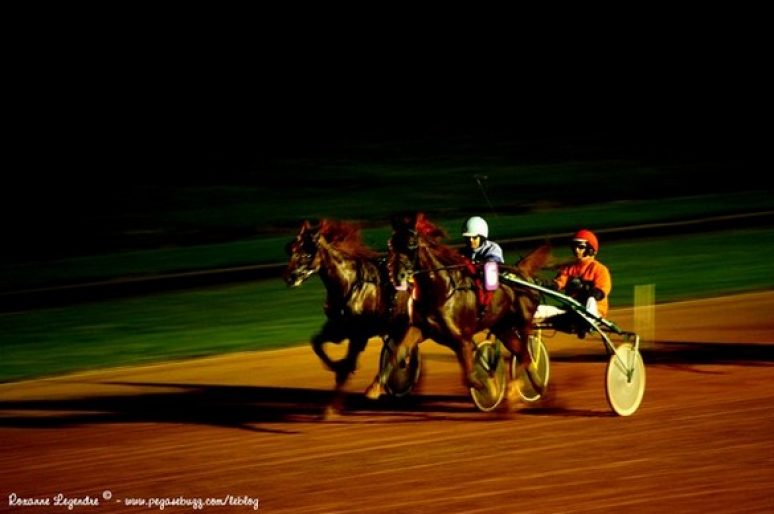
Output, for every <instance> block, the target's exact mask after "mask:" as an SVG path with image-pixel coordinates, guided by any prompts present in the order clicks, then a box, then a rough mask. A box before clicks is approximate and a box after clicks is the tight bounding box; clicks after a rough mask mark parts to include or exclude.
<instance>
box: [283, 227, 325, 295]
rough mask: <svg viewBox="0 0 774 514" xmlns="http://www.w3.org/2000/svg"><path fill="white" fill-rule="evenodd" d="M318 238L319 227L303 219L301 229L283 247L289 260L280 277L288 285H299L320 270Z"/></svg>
mask: <svg viewBox="0 0 774 514" xmlns="http://www.w3.org/2000/svg"><path fill="white" fill-rule="evenodd" d="M319 240H320V227H319V226H317V227H313V226H312V225H311V223H309V222H308V221H306V220H304V223H303V224H302V225H301V231H300V232H299V233H298V235H297V236H296V238H295V239H294V240H293V241H291V242H290V243H288V244H287V246H286V248H285V249H286V251H287V252H288V254H290V261H289V262H288V266H287V268H285V272H284V273H283V274H282V278H283V279H284V280H285V283H286V284H287V285H288V286H289V287H298V286H300V285H301V284H303V283H304V281H306V279H308V278H309V277H311V276H312V275H314V274H315V273H317V272H318V271H320V266H321V261H320V255H319V252H318V250H319V248H320V246H319Z"/></svg>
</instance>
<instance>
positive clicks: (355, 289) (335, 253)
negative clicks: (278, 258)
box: [283, 220, 408, 390]
mask: <svg viewBox="0 0 774 514" xmlns="http://www.w3.org/2000/svg"><path fill="white" fill-rule="evenodd" d="M287 250H288V252H289V253H290V261H289V262H288V266H287V268H286V269H285V272H284V274H283V278H284V279H285V282H286V283H287V284H288V286H290V287H298V286H300V285H301V284H302V283H303V282H304V281H305V280H306V279H308V278H309V277H311V276H312V275H314V274H319V275H320V278H321V279H322V281H323V284H324V285H325V288H326V290H327V298H326V300H325V307H324V310H325V315H326V317H327V318H328V319H327V321H326V323H325V325H323V327H322V330H321V331H320V333H318V334H317V335H315V336H314V337H313V338H312V348H313V349H314V352H315V353H316V354H317V356H318V357H319V358H320V360H322V362H323V363H324V364H325V366H326V367H327V368H328V369H330V370H331V371H333V372H334V373H335V374H336V389H337V390H340V389H341V388H342V387H343V385H344V384H345V383H346V381H347V379H348V378H349V376H350V375H351V374H352V373H354V371H355V369H356V367H357V359H358V356H359V355H360V353H361V352H362V351H363V350H364V349H365V347H366V344H367V343H368V339H369V338H371V337H374V336H381V337H382V338H383V339H384V338H393V339H395V340H398V341H400V340H401V339H402V337H403V334H404V332H405V330H406V328H407V326H408V315H407V311H406V304H407V301H408V293H398V294H396V291H395V288H394V287H393V286H392V284H391V283H390V281H389V278H388V276H387V270H386V266H385V265H384V263H382V264H381V265H380V264H379V262H378V260H377V257H378V255H377V254H376V252H374V251H373V250H371V249H369V248H368V247H366V246H365V245H364V244H363V242H362V241H361V239H360V232H359V230H358V228H357V227H356V226H355V225H353V224H351V223H347V222H342V221H331V220H322V221H321V222H320V224H319V225H318V226H312V225H311V224H310V223H309V222H308V221H304V223H303V225H302V226H301V231H300V232H299V233H298V235H297V236H296V238H295V239H294V240H293V241H291V242H290V243H289V244H288V248H287ZM345 339H348V340H349V346H348V347H347V354H346V356H345V357H344V358H342V359H341V360H338V361H334V360H332V359H331V358H330V356H329V355H328V354H327V353H326V352H325V349H324V344H325V343H326V342H331V343H336V344H339V343H341V342H342V341H344V340H345Z"/></svg>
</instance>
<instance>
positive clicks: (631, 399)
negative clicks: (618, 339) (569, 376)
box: [605, 343, 645, 416]
mask: <svg viewBox="0 0 774 514" xmlns="http://www.w3.org/2000/svg"><path fill="white" fill-rule="evenodd" d="M615 352H616V354H615V355H611V356H610V361H609V362H608V363H607V373H606V375H607V378H606V380H605V394H606V396H607V403H608V404H610V408H611V409H613V411H614V412H615V413H616V414H618V415H619V416H631V415H632V414H634V413H635V412H636V411H637V409H638V408H639V406H640V403H641V402H642V396H643V395H644V394H645V364H644V363H643V361H642V356H641V355H640V352H639V351H638V350H635V349H634V346H633V345H632V344H631V343H623V344H621V345H620V346H619V347H618V348H617V349H616V351H615ZM616 355H617V356H618V357H616Z"/></svg>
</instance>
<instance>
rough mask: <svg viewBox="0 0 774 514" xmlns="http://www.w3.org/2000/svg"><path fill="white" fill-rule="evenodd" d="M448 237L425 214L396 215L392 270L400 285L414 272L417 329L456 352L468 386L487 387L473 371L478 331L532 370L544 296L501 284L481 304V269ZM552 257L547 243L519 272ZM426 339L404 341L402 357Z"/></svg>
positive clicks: (530, 272)
mask: <svg viewBox="0 0 774 514" xmlns="http://www.w3.org/2000/svg"><path fill="white" fill-rule="evenodd" d="M445 237H446V234H445V232H444V231H443V230H442V229H440V228H438V227H436V226H435V225H433V224H432V223H431V222H430V221H428V220H427V218H426V217H425V216H424V214H422V213H419V214H416V215H408V216H402V217H399V218H395V219H393V234H392V237H391V238H390V241H389V247H390V250H389V255H388V268H389V271H390V278H391V280H392V281H393V282H394V283H396V284H398V283H401V282H403V281H404V280H406V279H407V277H409V276H413V287H414V291H413V298H414V300H413V302H412V308H411V319H410V323H411V326H412V329H413V328H416V329H419V330H420V331H421V332H422V336H423V337H424V338H429V339H433V340H435V341H436V342H438V343H440V344H443V345H445V346H447V347H449V348H451V349H452V350H453V351H454V352H455V353H456V354H457V359H458V360H459V362H460V365H461V366H462V370H463V380H464V382H465V384H466V385H467V386H469V387H474V388H477V389H479V390H480V389H481V388H482V387H483V384H482V383H481V381H480V380H479V379H478V377H477V376H476V374H475V373H474V372H473V350H474V347H475V346H474V345H475V343H474V342H473V334H475V333H477V332H481V331H484V330H488V331H491V332H492V333H493V334H494V335H495V336H496V337H497V338H498V339H499V340H500V341H502V342H503V343H504V344H505V346H506V348H508V350H509V351H510V352H512V353H513V354H514V355H518V356H519V361H520V363H521V365H522V366H524V367H525V369H526V370H528V371H529V366H530V363H531V358H530V354H529V351H528V349H527V344H526V342H527V340H528V337H529V334H530V331H531V327H532V317H533V315H534V314H535V310H536V309H537V306H538V303H539V300H540V298H539V294H538V293H537V292H536V291H534V290H532V289H527V288H520V287H518V286H512V285H510V284H504V283H501V284H500V286H499V287H498V288H497V289H496V290H495V291H494V294H493V295H491V298H490V299H489V300H490V301H489V302H488V305H486V307H485V308H482V305H481V304H480V303H481V300H482V299H483V298H484V295H482V294H481V292H480V288H481V287H483V285H482V284H481V280H480V279H479V273H478V270H477V269H476V267H475V266H474V265H473V264H472V263H471V262H470V261H469V260H467V259H466V258H465V257H463V256H462V255H461V254H460V253H459V252H457V251H456V250H454V249H452V248H450V247H448V246H445V245H443V244H442V243H441V240H442V239H443V238H445ZM549 256H550V249H549V247H548V246H542V247H540V248H538V249H536V250H534V251H533V252H531V253H530V254H529V255H527V256H526V257H525V258H523V259H522V260H521V261H520V262H519V263H518V264H517V266H516V268H515V271H516V273H517V274H519V275H521V276H522V277H523V278H529V277H531V276H532V275H534V274H535V272H537V271H538V270H539V269H540V268H541V267H543V266H544V265H545V263H546V262H547V260H548V258H549ZM408 333H409V334H410V333H411V330H410V331H409V332H408ZM421 340H422V337H419V336H417V335H412V336H411V337H406V338H405V339H404V341H403V342H402V343H401V345H400V348H401V353H400V355H403V354H405V353H406V352H407V351H408V350H409V349H410V347H411V346H410V345H413V344H416V342H418V341H421ZM406 345H408V348H406V347H405V346H406ZM396 353H397V352H396ZM527 376H528V377H529V373H527ZM530 378H531V377H530Z"/></svg>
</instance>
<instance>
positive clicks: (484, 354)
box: [470, 339, 507, 412]
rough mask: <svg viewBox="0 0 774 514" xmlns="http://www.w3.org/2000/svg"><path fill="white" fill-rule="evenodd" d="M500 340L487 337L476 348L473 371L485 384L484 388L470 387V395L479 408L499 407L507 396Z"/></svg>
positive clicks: (492, 408)
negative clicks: (498, 346) (499, 346)
mask: <svg viewBox="0 0 774 514" xmlns="http://www.w3.org/2000/svg"><path fill="white" fill-rule="evenodd" d="M499 344H500V343H499V342H498V341H491V340H489V339H486V340H484V341H482V342H481V343H480V344H479V345H478V347H477V348H476V353H475V355H474V356H473V371H474V373H476V375H477V376H478V379H479V380H480V381H481V383H482V384H484V387H483V388H482V389H476V388H475V387H471V388H470V396H471V398H473V403H475V404H476V407H477V408H478V410H480V411H482V412H489V411H492V410H494V409H495V408H497V406H498V405H500V402H502V401H503V398H504V397H505V386H506V380H507V376H506V369H505V361H503V358H502V355H501V352H500V351H499V350H500V349H499V348H497V346H496V345H499Z"/></svg>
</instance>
